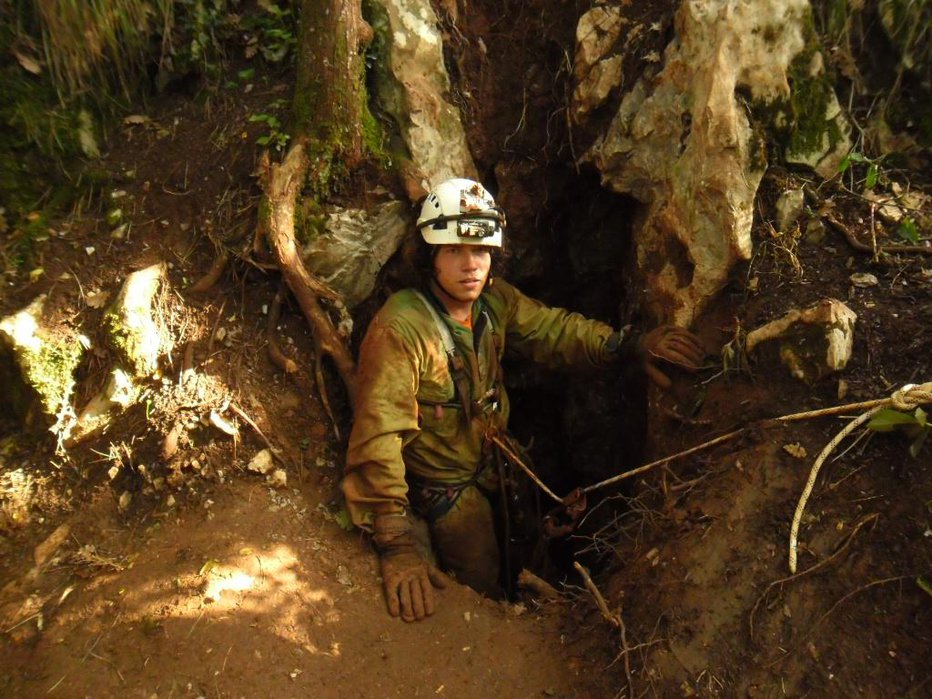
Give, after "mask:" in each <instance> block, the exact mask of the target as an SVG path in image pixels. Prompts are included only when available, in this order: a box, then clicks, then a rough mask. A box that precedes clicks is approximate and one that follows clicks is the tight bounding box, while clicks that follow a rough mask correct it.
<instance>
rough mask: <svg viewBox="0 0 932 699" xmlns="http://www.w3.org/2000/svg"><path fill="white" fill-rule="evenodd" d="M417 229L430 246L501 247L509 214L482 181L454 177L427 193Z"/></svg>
mask: <svg viewBox="0 0 932 699" xmlns="http://www.w3.org/2000/svg"><path fill="white" fill-rule="evenodd" d="M417 228H418V230H419V231H420V232H421V235H422V236H423V238H424V240H425V241H426V242H427V243H429V244H430V245H488V246H490V247H494V248H500V247H501V246H502V231H503V230H504V229H505V214H504V213H502V210H501V209H499V208H498V207H497V206H496V205H495V200H494V199H493V198H492V195H491V194H489V193H488V192H487V191H486V190H485V187H483V186H482V185H481V184H479V183H478V182H475V181H474V180H467V179H461V178H454V179H451V180H446V181H445V182H441V183H440V184H438V185H437V186H436V187H435V188H434V190H433V191H432V192H431V193H430V194H428V195H427V199H425V200H424V204H423V206H421V215H420V216H418V219H417Z"/></svg>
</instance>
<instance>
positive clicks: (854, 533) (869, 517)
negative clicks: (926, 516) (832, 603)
mask: <svg viewBox="0 0 932 699" xmlns="http://www.w3.org/2000/svg"><path fill="white" fill-rule="evenodd" d="M878 517H880V515H879V514H877V513H876V512H875V513H873V514H869V515H867V516H866V517H864V518H863V519H862V520H861V521H860V522H858V523H857V524H856V525H855V526H854V529H853V530H852V531H851V533H850V534H849V535H848V538H847V539H845V541H844V543H842V545H841V546H839V547H838V549H837V550H836V551H835V553H833V554H832V555H831V556H829V557H828V558H826V559H824V560H822V561H819V562H818V563H816V564H815V565H813V566H811V567H809V568H807V569H806V570H803V571H800V572H799V573H796V574H794V575H789V576H787V577H785V578H780V579H779V580H774V581H773V582H772V583H770V584H769V585H768V586H767V589H765V590H764V591H763V592H762V593H761V595H760V597H758V598H757V601H756V602H755V603H754V606H753V607H752V608H751V614H750V616H749V618H748V633H749V635H750V637H751V640H752V641H753V640H754V615H755V614H756V613H757V610H758V608H759V607H760V605H761V604H762V603H763V602H764V600H765V599H767V596H768V595H769V594H770V591H771V590H772V589H773V588H775V587H776V586H778V585H784V584H786V583H788V582H792V581H794V580H799V579H800V578H804V577H806V576H807V575H810V574H812V573H816V572H818V571H820V570H822V569H823V568H825V567H827V566H828V565H829V564H830V563H832V562H833V561H835V560H836V559H837V558H838V557H839V556H841V554H843V553H844V552H845V551H847V550H848V547H849V546H850V545H851V542H852V541H854V537H855V536H857V533H858V532H859V531H860V530H861V528H862V527H863V526H864V525H865V524H867V523H868V522H876V521H877V519H878Z"/></svg>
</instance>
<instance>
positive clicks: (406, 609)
mask: <svg viewBox="0 0 932 699" xmlns="http://www.w3.org/2000/svg"><path fill="white" fill-rule="evenodd" d="M374 525H375V526H374V532H373V535H372V541H373V543H374V544H375V548H376V550H377V551H378V552H379V563H380V565H381V569H382V583H383V586H384V588H385V601H386V602H387V603H388V613H389V614H391V615H392V616H399V615H400V616H401V618H402V619H403V620H405V621H420V620H421V619H423V618H424V617H426V616H430V615H431V614H433V613H434V587H438V588H445V587H446V586H447V583H448V582H449V578H447V576H446V575H444V574H443V573H441V572H440V571H439V570H437V568H436V567H435V566H433V565H431V564H430V563H429V562H428V561H425V560H424V558H423V557H422V556H421V555H420V554H419V553H418V551H417V548H416V546H415V543H414V537H413V536H412V535H411V523H410V522H409V521H408V518H407V517H405V516H404V515H379V516H377V517H376V518H375V523H374Z"/></svg>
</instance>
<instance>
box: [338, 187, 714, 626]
mask: <svg viewBox="0 0 932 699" xmlns="http://www.w3.org/2000/svg"><path fill="white" fill-rule="evenodd" d="M417 227H418V229H419V231H420V234H421V239H420V241H419V244H420V251H419V252H420V265H421V267H422V268H423V270H424V277H425V279H424V284H423V288H422V289H419V290H417V289H405V290H403V291H400V292H398V293H396V294H394V295H392V297H391V298H390V299H389V300H388V301H387V302H386V303H385V305H384V306H383V307H382V309H381V310H380V311H379V313H378V314H377V315H376V317H375V318H374V319H373V321H372V324H371V325H370V326H369V329H368V331H367V333H366V337H365V339H364V341H363V343H362V347H361V350H360V357H359V368H358V394H357V398H356V408H355V418H354V424H353V429H352V433H351V435H350V442H349V450H348V453H347V459H346V471H345V477H344V480H343V492H344V494H345V496H346V502H347V507H348V509H349V512H350V515H351V516H352V519H353V522H354V523H355V524H356V525H357V526H359V527H362V528H363V529H366V530H367V531H371V532H372V534H373V536H372V540H373V542H374V544H375V547H376V549H377V551H378V553H379V558H380V563H381V571H382V578H383V581H384V588H385V597H386V601H387V603H388V608H389V612H390V613H391V615H392V616H399V615H401V617H402V619H404V620H405V621H414V620H416V619H422V618H424V617H425V616H427V615H429V614H431V613H432V612H433V607H434V603H433V587H434V586H437V587H443V586H445V580H446V578H445V577H444V576H443V574H442V573H440V572H439V571H438V570H437V569H436V568H434V566H433V565H431V564H430V563H429V562H428V561H427V560H425V558H424V557H423V556H422V555H421V554H420V553H419V551H418V548H417V545H416V543H415V538H414V536H413V534H412V531H411V517H412V516H413V515H417V516H418V517H421V518H423V519H425V520H426V521H427V523H428V526H429V531H430V540H431V545H432V547H433V549H434V551H435V552H436V554H437V558H438V561H439V563H440V566H441V567H442V568H444V569H445V570H446V571H448V572H451V573H453V574H454V575H455V576H456V578H457V580H459V581H460V582H462V583H465V584H467V585H469V586H471V587H473V588H474V589H476V590H477V591H479V592H481V593H483V594H487V595H489V596H491V597H500V596H501V587H500V585H499V568H500V556H499V545H498V541H497V539H496V533H495V526H494V518H493V507H492V503H491V501H490V499H494V497H495V495H496V489H497V487H498V486H499V485H500V479H499V478H498V474H497V473H496V470H495V468H494V467H493V464H494V463H495V461H496V457H498V456H500V455H497V454H496V447H495V445H494V443H493V442H492V439H491V438H492V437H493V436H500V435H502V434H504V432H505V430H506V428H507V424H508V413H509V402H508V395H507V393H506V392H505V387H504V384H503V383H502V371H501V360H502V357H503V355H504V353H505V352H506V351H507V352H508V354H509V356H516V357H518V358H523V359H529V360H532V361H535V362H538V363H541V364H544V365H546V366H550V367H554V368H556V367H570V368H572V367H580V368H584V367H604V366H609V365H612V364H615V363H617V362H619V361H620V360H621V359H624V358H641V359H643V362H644V364H645V366H646V368H648V373H649V375H650V376H651V377H652V378H654V379H655V380H657V381H660V382H666V383H667V384H668V383H669V379H667V378H666V377H665V376H664V375H663V374H662V373H660V371H659V370H658V369H657V368H656V367H655V366H653V362H654V361H655V360H658V359H659V360H664V361H669V362H672V363H675V364H678V365H680V366H683V367H685V368H687V369H695V368H697V367H698V365H699V363H700V361H701V359H702V356H703V352H702V350H701V348H700V346H699V343H698V341H697V340H696V338H695V337H694V336H693V335H692V334H691V333H689V332H687V331H686V330H682V329H679V328H674V327H672V326H662V327H660V328H657V329H655V330H653V331H651V332H650V333H648V334H647V335H645V336H644V337H643V338H641V339H640V341H637V340H635V339H634V338H633V337H631V336H630V334H626V333H624V332H622V333H619V332H615V331H614V330H613V329H612V328H611V327H610V326H608V325H606V324H604V323H601V322H598V321H594V320H587V319H586V318H583V317H582V316H581V315H579V314H578V313H570V312H568V311H565V310H562V309H559V308H548V307H546V306H544V305H543V304H541V303H539V302H537V301H535V300H533V299H530V298H528V297H526V296H524V295H523V294H521V293H520V292H519V291H518V290H517V289H515V288H514V287H512V286H511V285H509V284H507V283H506V282H503V281H501V280H500V279H494V281H493V278H492V275H491V271H492V267H493V263H494V260H495V258H496V257H497V255H498V254H499V253H500V251H501V248H502V238H503V232H504V228H505V217H504V215H503V214H502V212H501V210H500V209H499V208H497V207H496V205H495V201H494V200H493V199H492V197H491V195H489V193H488V192H487V191H486V190H485V189H484V188H483V187H482V185H481V184H479V183H477V182H474V181H472V180H466V179H452V180H447V181H446V182H443V183H441V184H440V185H438V186H437V188H436V189H435V190H434V191H433V192H431V193H430V194H429V195H428V197H427V199H426V200H425V202H424V204H423V207H422V209H421V214H420V217H419V218H418V222H417Z"/></svg>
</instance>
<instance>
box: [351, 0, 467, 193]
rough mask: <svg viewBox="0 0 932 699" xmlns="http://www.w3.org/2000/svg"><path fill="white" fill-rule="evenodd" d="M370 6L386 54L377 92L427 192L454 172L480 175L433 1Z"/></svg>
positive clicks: (381, 1)
mask: <svg viewBox="0 0 932 699" xmlns="http://www.w3.org/2000/svg"><path fill="white" fill-rule="evenodd" d="M370 7H371V9H372V15H373V16H372V18H371V22H372V28H373V30H374V31H375V34H376V44H375V45H376V48H377V49H378V50H379V51H380V53H381V54H382V55H381V56H380V60H378V61H377V62H376V92H377V95H378V98H379V101H380V103H381V105H382V106H383V108H384V109H385V110H386V111H387V112H388V113H389V114H391V116H392V118H393V119H394V120H395V122H396V124H397V125H398V129H399V131H400V134H401V137H402V139H403V140H404V144H405V147H406V149H407V151H408V154H409V156H410V158H411V161H412V162H413V165H414V170H415V172H416V173H417V175H416V177H417V179H419V180H420V182H419V184H420V186H421V188H422V189H423V191H424V193H426V192H427V191H429V190H430V189H431V188H432V187H433V186H435V185H437V184H439V183H440V182H442V181H443V180H446V179H449V178H451V177H471V178H476V166H475V164H474V163H473V159H472V155H471V154H470V152H469V147H468V145H467V144H466V133H465V131H464V130H463V125H462V122H461V121H460V115H459V111H458V110H457V108H456V107H455V106H453V105H452V104H451V103H450V102H449V101H448V99H447V97H448V95H449V93H450V78H449V76H448V75H447V71H446V68H445V67H444V64H443V51H442V44H441V36H440V32H439V31H438V28H437V16H436V14H435V13H434V10H433V8H432V7H431V4H430V2H429V1H428V0H378V2H373V3H371V4H370ZM418 175H419V176H418Z"/></svg>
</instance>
